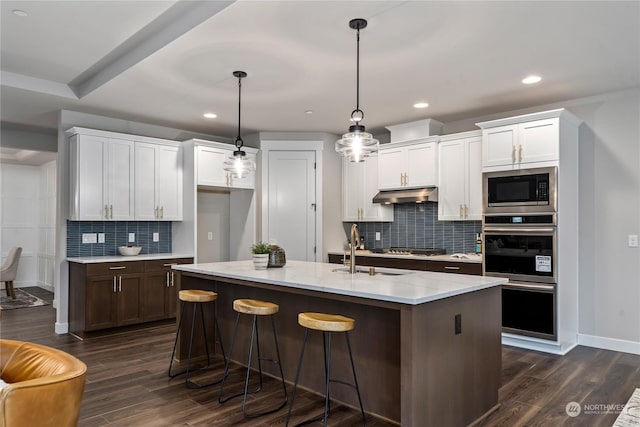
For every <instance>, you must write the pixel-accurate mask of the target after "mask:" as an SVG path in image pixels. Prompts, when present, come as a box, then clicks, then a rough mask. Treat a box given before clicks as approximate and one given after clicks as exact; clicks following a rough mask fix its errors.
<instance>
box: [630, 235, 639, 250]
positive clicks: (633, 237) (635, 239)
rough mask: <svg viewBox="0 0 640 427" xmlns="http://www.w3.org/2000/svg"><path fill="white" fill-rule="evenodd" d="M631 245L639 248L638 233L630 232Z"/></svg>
mask: <svg viewBox="0 0 640 427" xmlns="http://www.w3.org/2000/svg"><path fill="white" fill-rule="evenodd" d="M629 247H630V248H637V247H638V235H637V234H629Z"/></svg>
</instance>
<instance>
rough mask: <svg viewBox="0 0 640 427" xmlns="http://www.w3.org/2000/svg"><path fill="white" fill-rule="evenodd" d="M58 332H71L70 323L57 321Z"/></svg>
mask: <svg viewBox="0 0 640 427" xmlns="http://www.w3.org/2000/svg"><path fill="white" fill-rule="evenodd" d="M55 332H56V334H67V333H69V323H66V322H65V323H58V322H56V326H55Z"/></svg>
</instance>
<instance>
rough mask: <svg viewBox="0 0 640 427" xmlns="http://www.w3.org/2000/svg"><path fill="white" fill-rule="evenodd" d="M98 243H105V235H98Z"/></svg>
mask: <svg viewBox="0 0 640 427" xmlns="http://www.w3.org/2000/svg"><path fill="white" fill-rule="evenodd" d="M98 243H104V233H98Z"/></svg>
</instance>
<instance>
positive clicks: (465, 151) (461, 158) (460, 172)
mask: <svg viewBox="0 0 640 427" xmlns="http://www.w3.org/2000/svg"><path fill="white" fill-rule="evenodd" d="M439 158H440V178H439V187H438V220H440V221H467V220H480V219H482V139H481V138H480V137H471V138H460V139H454V140H450V141H445V142H442V143H441V144H440V148H439Z"/></svg>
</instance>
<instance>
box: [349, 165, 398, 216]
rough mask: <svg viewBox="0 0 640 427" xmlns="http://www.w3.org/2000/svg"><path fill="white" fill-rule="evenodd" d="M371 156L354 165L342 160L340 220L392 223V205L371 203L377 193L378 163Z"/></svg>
mask: <svg viewBox="0 0 640 427" xmlns="http://www.w3.org/2000/svg"><path fill="white" fill-rule="evenodd" d="M377 160H378V159H377V157H375V156H372V157H369V158H367V159H366V160H365V161H364V162H360V163H354V162H350V161H348V160H347V159H345V158H343V159H342V220H343V221H346V222H367V221H374V222H377V221H393V205H381V204H380V203H373V202H372V200H373V197H374V196H375V195H376V194H377V193H378V162H377Z"/></svg>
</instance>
